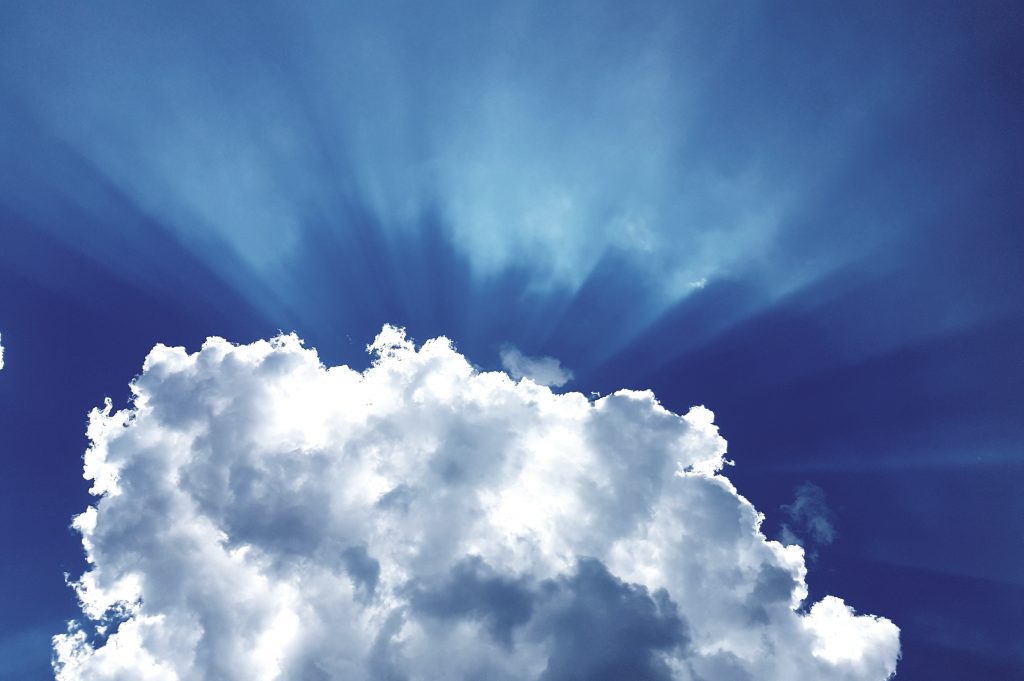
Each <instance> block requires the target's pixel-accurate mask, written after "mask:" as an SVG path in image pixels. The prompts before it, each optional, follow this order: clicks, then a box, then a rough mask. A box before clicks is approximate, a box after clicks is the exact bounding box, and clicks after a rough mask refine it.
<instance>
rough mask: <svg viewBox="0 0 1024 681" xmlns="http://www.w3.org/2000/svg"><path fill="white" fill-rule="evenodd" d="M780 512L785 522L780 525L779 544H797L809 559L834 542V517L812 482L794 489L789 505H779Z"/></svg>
mask: <svg viewBox="0 0 1024 681" xmlns="http://www.w3.org/2000/svg"><path fill="white" fill-rule="evenodd" d="M782 511H783V512H784V513H785V514H786V517H787V518H788V519H789V520H788V522H784V523H783V524H782V531H781V533H782V542H783V543H784V544H799V545H800V546H803V547H804V548H805V549H807V550H808V555H809V556H810V557H811V558H812V559H813V558H814V557H815V556H816V555H817V550H816V549H815V547H817V546H827V545H829V544H831V543H832V542H833V541H835V539H836V534H837V533H836V517H835V514H834V513H833V512H832V509H830V508H829V507H828V504H827V503H826V501H825V490H823V489H822V488H820V487H818V486H817V485H815V484H814V483H812V482H805V483H803V484H802V485H800V486H799V487H797V488H796V493H795V496H794V499H793V503H791V504H783V505H782Z"/></svg>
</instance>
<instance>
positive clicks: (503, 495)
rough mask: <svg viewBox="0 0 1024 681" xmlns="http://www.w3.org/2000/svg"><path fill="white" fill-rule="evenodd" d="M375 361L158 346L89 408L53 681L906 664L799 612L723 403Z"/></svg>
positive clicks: (818, 608) (877, 621)
mask: <svg viewBox="0 0 1024 681" xmlns="http://www.w3.org/2000/svg"><path fill="white" fill-rule="evenodd" d="M369 349H370V350H371V352H372V353H373V354H374V357H375V359H374V361H373V364H372V366H370V367H369V368H368V369H366V370H365V371H357V370H354V369H351V368H348V367H344V366H340V367H330V368H327V367H325V366H323V365H322V364H321V362H320V361H319V358H318V356H317V354H316V352H315V351H314V350H311V349H307V348H304V347H303V346H302V344H301V341H300V340H299V339H298V338H296V337H295V336H292V335H287V336H280V337H278V338H275V339H273V340H270V341H259V342H256V343H253V344H250V345H240V346H238V345H232V344H230V343H228V342H227V341H225V340H222V339H218V338H212V339H209V340H208V341H207V342H206V343H205V344H204V345H203V347H202V349H201V350H200V351H198V352H196V353H193V354H189V353H187V352H186V351H185V350H184V349H182V348H169V347H165V346H162V345H158V346H157V347H156V348H154V349H153V351H152V352H151V353H150V354H149V356H148V357H147V358H146V360H145V363H144V365H143V371H142V373H141V374H140V375H139V376H138V377H137V378H136V379H135V380H134V382H133V383H132V391H133V395H134V398H133V404H132V406H131V407H130V408H128V409H124V410H120V411H115V410H114V409H113V408H112V406H111V404H110V403H109V402H108V403H107V404H106V406H105V407H104V408H102V409H96V410H94V411H93V412H92V414H91V416H90V421H89V428H88V435H89V438H90V440H91V446H90V447H89V449H88V451H87V452H86V455H85V477H86V478H87V479H89V480H91V481H92V490H91V491H92V493H93V494H94V495H96V496H97V497H98V499H97V501H96V502H95V504H94V505H93V506H91V507H89V508H87V509H86V510H85V512H83V513H82V514H81V515H79V516H77V517H76V518H75V520H74V523H73V525H74V527H75V528H76V529H77V530H78V531H79V532H80V533H81V535H82V540H83V544H84V546H85V550H86V553H87V558H88V561H89V569H88V570H87V572H86V573H85V574H84V575H82V576H81V577H80V578H78V579H77V580H75V581H74V582H73V586H74V588H75V589H76V591H77V594H78V597H79V599H80V602H81V607H82V611H83V615H84V617H83V618H82V621H80V622H73V623H71V624H70V625H69V629H68V631H67V632H66V633H63V634H59V635H57V636H55V637H54V650H55V662H54V666H55V670H56V675H57V678H58V679H59V680H61V681H77V680H83V681H84V680H104V681H114V680H119V679H124V680H128V679H131V680H133V681H137V680H139V679H144V680H148V679H153V680H161V681H164V680H172V679H188V680H189V681H203V680H213V679H216V680H218V681H220V680H231V679H239V680H243V679H244V680H246V681H249V680H252V679H266V680H271V679H304V680H305V679H314V680H315V679H352V680H358V679H365V680H369V679H394V680H403V681H406V680H407V681H414V680H420V679H422V680H426V679H445V680H448V679H480V678H486V679H496V680H503V679H508V680H510V681H511V680H513V679H514V680H516V681H521V680H522V679H537V680H539V681H563V680H568V679H579V678H586V679H619V678H632V679H651V680H653V679H666V680H667V679H673V680H676V681H696V680H697V679H778V680H780V681H782V680H787V681H788V680H790V679H840V680H843V679H849V680H853V679H857V680H861V679H864V680H866V679H885V678H887V677H888V676H890V675H891V674H892V673H893V672H894V670H895V665H896V660H897V658H898V656H899V630H898V629H897V627H896V626H895V625H894V624H892V623H891V622H890V621H888V620H886V619H884V618H880V617H873V616H868V615H857V614H856V613H855V612H854V611H853V609H852V608H850V607H849V606H847V605H846V604H845V603H844V602H843V601H842V600H840V599H838V598H834V597H831V596H830V597H826V598H824V599H823V600H821V601H819V602H817V603H814V604H813V605H810V607H809V608H808V607H806V605H807V604H805V603H804V600H805V598H806V594H807V589H806V585H805V581H804V580H805V576H806V569H805V566H804V555H803V550H802V549H801V548H800V547H799V546H784V545H782V544H780V543H778V542H775V541H770V540H768V539H767V538H766V537H765V536H764V535H763V534H762V533H761V531H760V525H761V521H762V516H761V515H760V514H759V513H758V512H757V511H756V510H755V509H754V508H753V507H752V506H751V504H750V503H749V502H748V501H747V500H746V499H744V498H743V497H742V496H741V495H739V494H738V493H737V491H736V489H735V488H734V487H733V485H732V484H731V483H730V481H729V480H728V479H727V478H725V477H724V476H723V475H721V470H722V467H723V464H724V458H723V457H724V454H725V451H726V443H725V441H724V440H723V439H722V438H721V437H720V436H719V434H718V429H717V428H716V426H715V425H714V423H713V415H712V414H711V412H710V411H708V410H707V409H705V408H703V407H694V408H692V409H691V410H690V411H689V412H688V413H687V414H685V415H683V416H679V415H676V414H674V413H672V412H670V411H668V410H667V409H665V408H664V407H662V406H661V405H660V404H659V403H658V402H657V400H656V399H655V398H654V396H653V395H652V394H651V393H650V392H635V391H627V390H623V391H619V392H617V393H614V394H612V395H608V396H606V397H603V398H600V399H597V400H594V401H591V400H588V399H587V398H586V397H585V396H583V395H581V394H578V393H567V394H556V393H554V392H552V391H551V390H550V389H549V388H547V387H545V386H542V385H539V384H538V383H536V382H532V381H520V382H515V381H513V380H512V379H510V378H509V377H508V376H507V375H506V374H504V373H500V372H479V371H477V370H475V369H474V368H473V366H472V365H471V364H470V363H469V362H468V361H467V360H466V359H465V358H464V357H463V356H462V355H460V354H459V353H458V352H456V351H455V350H454V349H453V347H452V345H451V343H450V342H449V341H448V340H447V339H445V338H437V339H434V340H431V341H428V342H426V343H424V344H423V345H422V346H421V347H419V348H417V347H415V346H414V344H413V343H411V342H410V341H409V340H407V339H406V337H405V335H404V333H403V332H402V331H401V330H400V329H396V328H394V327H390V326H389V327H385V328H384V330H383V331H382V332H381V334H380V335H379V336H378V337H377V338H376V340H375V341H374V342H373V344H372V345H371V346H370V347H369Z"/></svg>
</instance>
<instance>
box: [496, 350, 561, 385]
mask: <svg viewBox="0 0 1024 681" xmlns="http://www.w3.org/2000/svg"><path fill="white" fill-rule="evenodd" d="M500 356H501V367H502V368H503V369H504V370H505V371H507V372H508V375H509V376H511V377H512V378H514V379H516V380H519V379H521V378H528V379H530V380H531V381H533V382H534V383H539V384H540V385H546V386H548V387H553V388H560V387H562V386H563V385H565V384H566V383H568V382H569V381H571V380H572V371H570V370H569V369H566V368H565V367H563V366H562V363H561V362H559V361H558V360H557V359H555V358H554V357H529V356H527V355H524V354H523V353H522V352H520V351H519V349H518V348H516V347H515V346H514V345H503V346H502V347H501V353H500Z"/></svg>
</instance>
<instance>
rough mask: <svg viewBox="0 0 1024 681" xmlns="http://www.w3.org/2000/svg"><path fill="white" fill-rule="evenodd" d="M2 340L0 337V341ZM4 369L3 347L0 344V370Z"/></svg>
mask: <svg viewBox="0 0 1024 681" xmlns="http://www.w3.org/2000/svg"><path fill="white" fill-rule="evenodd" d="M2 340H3V336H0V341H2ZM3 368H4V346H3V343H0V369H3Z"/></svg>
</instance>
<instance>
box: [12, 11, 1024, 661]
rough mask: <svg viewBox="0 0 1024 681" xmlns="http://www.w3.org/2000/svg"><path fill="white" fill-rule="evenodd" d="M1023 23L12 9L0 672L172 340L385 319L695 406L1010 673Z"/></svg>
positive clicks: (868, 559) (960, 650)
mask: <svg viewBox="0 0 1024 681" xmlns="http://www.w3.org/2000/svg"><path fill="white" fill-rule="evenodd" d="M1022 19H1024V17H1022V12H1021V10H1020V9H1017V8H1014V7H1012V6H1011V5H1010V4H1009V3H982V4H980V5H975V6H970V7H967V6H963V3H927V4H924V3H921V4H919V5H917V6H915V4H914V3H901V4H899V5H898V6H896V5H893V4H892V3H867V4H864V5H860V6H858V7H857V8H855V9H853V8H847V9H846V10H845V11H840V10H839V9H837V8H835V7H827V6H825V5H819V4H815V3H792V4H788V5H786V6H778V5H774V4H771V3H757V2H745V3H735V4H732V5H730V6H728V7H725V6H721V7H711V6H708V5H704V4H701V3H693V4H689V3H663V4H662V3H639V4H636V5H634V4H630V5H629V6H628V7H627V6H626V5H622V4H619V3H590V2H587V3H509V4H507V5H503V6H487V7H485V6H484V5H477V4H475V3H438V4H435V5H432V6H430V7H429V8H428V7H427V6H414V4H413V3H384V4H382V5H381V6H379V7H377V8H374V9H367V8H357V7H351V6H345V5H337V4H335V3H328V2H323V3H309V4H306V5H304V6H303V9H302V10H301V11H300V10H296V9H295V8H294V7H292V6H289V5H286V4H285V3H280V4H277V3H255V4H248V5H246V6H244V7H243V6H241V5H237V6H229V5H227V4H226V3H225V4H222V5H215V6H210V5H209V3H188V2H185V3H175V4H174V5H166V6H162V7H157V6H152V5H147V6H136V5H134V4H132V3H96V4H90V5H88V6H86V5H81V4H72V3H67V4H59V3H31V4H24V5H22V6H15V5H14V4H13V3H8V4H5V5H4V6H3V8H2V9H0V111H2V113H3V121H4V124H3V126H2V127H0V158H2V159H3V163H2V164H0V337H2V343H3V345H4V347H5V349H6V352H5V366H4V368H3V370H2V372H0V403H2V407H0V452H2V455H3V460H4V463H5V466H4V468H5V470H6V475H4V476H0V486H2V487H0V499H2V501H0V504H2V509H0V516H2V517H3V518H4V520H3V521H2V524H0V531H2V535H3V542H4V546H5V552H4V558H3V560H2V563H0V570H2V573H0V574H2V575H3V584H4V586H3V590H4V593H3V597H2V599H0V600H2V602H3V603H4V604H5V605H4V606H3V608H2V611H0V658H2V659H3V660H4V664H3V665H0V667H3V668H6V669H7V670H9V671H7V672H4V671H0V678H5V679H6V678H11V679H15V678H19V679H20V678H45V677H46V676H47V674H48V669H49V656H50V653H49V637H50V636H51V635H53V634H54V633H58V632H60V631H62V630H63V628H64V624H63V622H64V621H65V620H67V619H69V618H71V617H74V616H76V614H77V609H76V607H75V603H74V596H73V594H72V592H71V591H70V590H69V589H68V588H67V587H66V586H65V585H64V583H63V579H64V578H63V573H65V572H69V573H71V574H79V573H81V571H82V570H83V569H84V567H85V563H84V557H83V555H82V550H81V545H80V541H79V538H78V537H77V536H76V535H75V534H74V533H72V532H71V531H70V530H69V529H68V524H69V522H70V518H71V517H72V516H73V515H74V514H76V513H79V512H80V511H81V510H82V509H83V508H84V507H85V505H86V504H88V503H89V497H88V494H87V489H88V483H86V482H85V481H84V480H82V479H81V455H82V452H83V451H84V449H85V446H86V439H85V423H86V415H87V413H88V411H89V410H90V409H91V408H93V407H95V406H98V405H100V404H101V403H102V400H103V398H104V397H105V396H110V397H112V398H113V399H114V401H115V404H116V405H118V406H124V405H125V404H126V402H127V399H128V397H129V393H128V389H127V384H128V381H129V380H130V379H131V378H132V377H133V376H135V375H136V374H138V373H139V371H140V367H141V366H142V360H143V358H144V357H145V356H146V353H147V352H148V351H149V349H150V348H151V347H152V346H153V345H154V344H155V343H157V342H163V343H165V344H168V345H184V346H185V347H187V348H188V349H189V350H196V349H198V347H199V346H200V345H201V343H202V341H203V339H205V338H206V337H207V336H210V335H219V336H223V337H225V338H228V339H230V340H233V341H237V342H249V341H252V340H255V339H257V338H264V337H269V336H271V335H273V334H275V333H276V332H277V331H278V330H284V331H293V330H294V331H295V332H296V333H298V334H299V335H300V336H301V337H302V338H304V339H305V340H306V342H307V345H308V346H310V347H316V348H317V349H318V350H319V352H320V355H321V357H322V358H323V359H324V361H325V362H326V363H330V364H337V363H349V364H351V365H353V366H356V367H365V366H366V365H367V364H368V358H367V357H366V355H365V352H364V347H365V345H366V344H367V343H368V342H370V340H372V338H373V337H374V335H375V334H376V333H377V331H379V330H380V328H381V326H382V324H384V323H386V322H390V323H395V324H399V325H402V326H405V327H406V328H407V329H408V332H409V334H410V335H411V336H412V337H413V338H415V339H417V340H425V339H428V338H431V337H433V336H436V335H440V334H444V335H447V336H448V337H450V338H452V339H453V340H454V341H455V342H456V344H457V347H458V348H459V351H460V352H462V353H464V354H465V355H466V356H467V357H469V358H471V359H472V360H473V361H475V362H476V363H478V364H479V365H481V366H482V367H484V368H489V369H496V368H500V366H501V362H500V357H499V355H500V352H501V349H502V347H503V346H505V345H506V344H511V345H513V346H515V347H517V348H519V349H520V350H521V351H522V352H524V353H526V354H527V355H530V356H549V357H554V358H557V359H558V360H559V361H560V362H561V363H562V364H563V365H564V366H565V367H567V368H569V369H571V371H572V372H573V380H572V381H571V382H570V383H569V384H568V385H567V386H566V387H567V388H569V389H574V390H579V391H582V392H584V393H589V392H591V391H596V392H600V393H602V394H607V393H610V392H612V391H614V390H615V389H617V388H619V387H630V388H652V389H653V390H654V391H655V393H656V394H657V395H658V397H659V398H660V399H661V401H662V402H663V403H664V404H665V405H666V406H667V407H669V408H670V409H672V410H673V411H676V412H685V410H686V409H687V408H688V407H689V406H691V405H694V404H704V405H707V406H708V407H709V408H711V409H713V410H714V412H715V414H716V422H717V423H718V424H719V426H720V427H721V429H722V433H723V435H724V436H725V437H726V438H727V439H728V440H729V446H730V450H729V451H730V457H731V458H733V459H735V460H736V462H737V465H736V466H735V467H734V468H731V469H730V470H729V473H728V474H729V477H730V479H731V480H733V482H734V483H735V484H736V486H737V487H738V488H739V490H740V491H741V493H742V494H743V495H744V496H746V497H747V498H748V499H750V500H751V501H752V502H753V503H754V505H755V506H756V507H757V508H758V509H759V510H760V511H762V512H763V513H765V514H766V516H767V519H766V521H765V530H766V532H767V533H769V534H770V535H772V534H777V533H779V532H780V531H781V525H782V523H783V522H785V521H786V511H785V510H784V509H783V506H784V505H787V504H792V503H793V500H794V494H795V493H796V490H797V489H798V488H799V487H800V486H801V485H803V484H804V483H807V482H810V483H812V484H813V485H816V486H817V487H818V488H820V489H821V490H823V492H824V495H825V500H826V503H827V505H828V508H829V509H830V512H831V514H832V515H831V517H832V519H833V521H834V524H835V527H836V536H835V539H834V541H832V543H830V544H827V545H822V546H820V547H817V549H816V551H815V553H816V556H815V558H814V559H813V560H811V561H810V564H809V576H808V583H809V585H810V589H811V595H812V597H814V596H815V595H817V596H819V597H820V596H821V595H824V594H838V595H841V596H843V597H845V598H848V600H849V602H851V603H853V604H855V605H856V606H857V608H858V609H859V610H862V611H865V612H872V613H879V614H884V615H885V616H886V617H889V618H890V619H892V620H893V621H894V622H895V623H896V624H898V625H899V626H900V628H901V632H902V633H901V643H902V650H903V653H902V661H901V663H900V668H899V672H898V676H897V678H901V679H903V678H906V679H942V678H949V679H958V678H969V677H975V678H982V677H983V678H1010V677H1012V676H1013V675H1014V674H1019V673H1021V671H1022V670H1024V648H1022V644H1021V641H1020V632H1021V631H1022V630H1024V616H1022V615H1021V613H1022V612H1024V582H1022V578H1021V575H1024V543H1022V540H1021V536H1022V535H1021V530H1022V525H1024V501H1022V499H1024V497H1022V496H1021V495H1020V494H1019V488H1020V485H1021V483H1022V482H1024V459H1022V450H1021V436H1022V434H1024V433H1022V425H1021V424H1022V423H1024V419H1022V416H1024V412H1022V404H1021V398H1020V395H1021V391H1022V389H1024V367H1022V364H1021V362H1022V360H1021V357H1020V348H1021V347H1022V345H1024V296H1022V295H1021V294H1022V283H1024V282H1022V273H1021V272H1022V270H1021V266H1020V261H1021V255H1022V247H1024V235H1022V234H1024V233H1022V231H1021V230H1020V224H1021V218H1022V214H1024V205H1022V197H1021V190H1020V187H1019V178H1020V177H1022V175H1024V167H1022V165H1024V132H1022V130H1021V124H1020V122H1021V121H1022V120H1024V98H1022V97H1021V95H1020V92H1019V90H1020V83H1019V80H1020V78H1019V74H1020V73H1021V71H1022V68H1024V48H1022V47H1021V45H1022V44H1024V43H1022V41H1021V37H1022V30H1021V29H1022V28H1024V26H1022Z"/></svg>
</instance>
